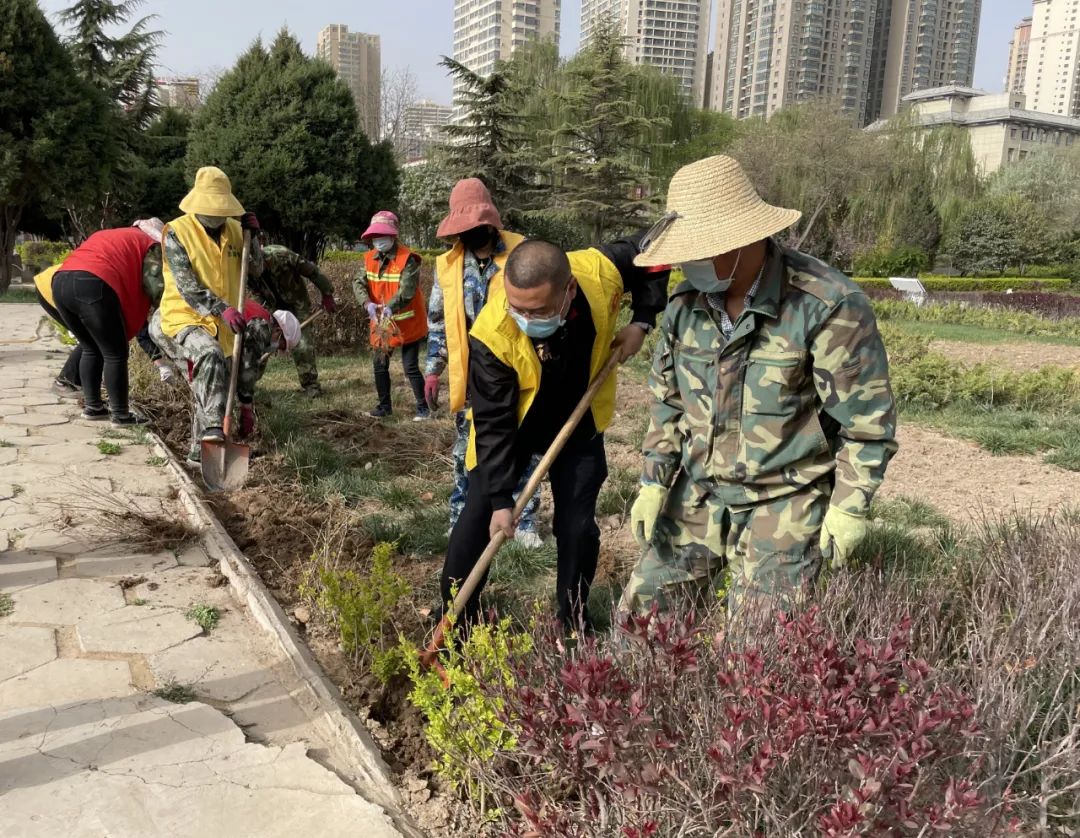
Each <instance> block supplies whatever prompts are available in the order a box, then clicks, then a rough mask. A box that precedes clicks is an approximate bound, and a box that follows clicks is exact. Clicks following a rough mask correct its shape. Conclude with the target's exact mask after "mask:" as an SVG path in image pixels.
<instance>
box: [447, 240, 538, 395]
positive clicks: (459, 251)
mask: <svg viewBox="0 0 1080 838" xmlns="http://www.w3.org/2000/svg"><path fill="white" fill-rule="evenodd" d="M499 237H500V238H501V239H502V243H503V247H504V248H505V249H504V250H503V252H502V253H497V254H495V264H496V265H498V267H499V271H498V273H496V274H495V276H493V277H492V278H491V286H490V287H489V288H488V296H487V299H489V300H490V299H491V293H492V292H493V291H494V290H495V289H496V288H501V287H502V273H503V270H505V268H506V260H507V258H509V256H510V253H511V251H512V250H513V249H514V248H515V247H517V246H518V245H519V244H521V243H522V242H523V241H525V237H524V236H519V235H518V234H517V233H509V232H507V231H506V230H500V231H499ZM435 275H436V279H438V281H439V288H441V289H442V292H443V318H444V321H445V323H446V372H447V377H448V378H449V379H450V410H451V411H452V412H454V413H456V412H457V411H459V410H461V409H463V408H464V407H465V386H466V384H467V383H468V379H469V335H468V330H467V329H466V328H465V248H464V246H463V245H462V244H461V242H457V243H456V244H455V245H454V246H453V247H452V248H451V249H450V250H448V251H447V252H446V253H443V254H442V255H440V256H439V257H438V259H436V260H435ZM477 316H478V317H479V313H477Z"/></svg>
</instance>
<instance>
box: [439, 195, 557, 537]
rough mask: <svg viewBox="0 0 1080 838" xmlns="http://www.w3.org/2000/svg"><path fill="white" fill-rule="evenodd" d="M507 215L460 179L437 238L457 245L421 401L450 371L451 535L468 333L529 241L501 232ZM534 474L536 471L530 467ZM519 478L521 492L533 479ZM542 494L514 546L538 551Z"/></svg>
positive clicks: (462, 485)
mask: <svg viewBox="0 0 1080 838" xmlns="http://www.w3.org/2000/svg"><path fill="white" fill-rule="evenodd" d="M502 226H503V225H502V217H501V216H500V215H499V210H498V209H497V208H496V207H495V204H494V202H493V201H492V200H491V193H490V192H489V191H488V188H487V187H486V186H484V183H483V181H481V180H480V179H479V178H465V179H464V180H459V181H458V182H457V184H455V186H454V188H453V190H452V191H451V192H450V211H449V212H448V213H447V215H446V217H445V218H444V219H443V220H442V222H441V223H440V224H439V229H438V231H437V234H438V236H439V238H441V239H450V240H452V241H453V243H454V244H453V246H452V247H451V248H450V250H448V251H447V252H446V253H443V254H442V255H441V256H439V257H438V258H437V259H436V260H435V282H434V284H433V285H432V288H431V300H430V301H429V302H428V349H427V363H426V365H425V368H424V396H425V399H426V400H427V402H428V404H429V405H430V406H432V407H435V406H436V405H437V403H438V399H439V377H440V376H441V375H442V372H443V370H446V372H447V378H448V379H449V387H450V411H451V413H453V415H454V423H455V425H456V428H457V438H456V439H455V441H454V449H453V455H454V490H453V492H452V493H451V494H450V529H451V530H453V529H454V525H455V524H456V523H457V520H458V518H459V517H460V515H461V510H462V509H464V507H465V495H466V493H467V492H468V490H469V475H468V471H467V470H466V468H465V451H466V449H467V448H468V444H469V421H468V419H467V418H466V411H465V406H466V405H465V384H466V381H467V379H468V371H469V330H470V329H471V328H472V326H473V323H474V322H475V321H476V318H477V315H479V314H480V310H481V309H482V308H483V307H484V304H485V303H486V302H487V298H488V294H489V292H490V291H492V290H493V289H494V288H498V287H501V285H502V275H503V270H504V269H505V267H506V260H507V259H508V258H509V256H510V254H511V253H512V252H513V250H514V248H515V247H517V246H518V245H519V244H520V243H521V242H522V241H524V236H520V235H518V234H517V233H511V232H509V231H508V230H504V229H502ZM530 472H531V469H530ZM528 478H529V475H528V474H526V475H525V477H524V478H522V486H524V485H525V481H526V480H528ZM539 508H540V492H539V491H537V493H536V494H535V495H533V499H532V500H531V501H529V505H528V506H527V507H525V511H524V512H523V513H522V515H521V521H520V523H519V524H518V534H517V541H518V543H519V544H522V545H524V546H526V547H540V546H541V544H542V542H541V540H540V536H539V534H538V533H537V531H536V511H537V509H539Z"/></svg>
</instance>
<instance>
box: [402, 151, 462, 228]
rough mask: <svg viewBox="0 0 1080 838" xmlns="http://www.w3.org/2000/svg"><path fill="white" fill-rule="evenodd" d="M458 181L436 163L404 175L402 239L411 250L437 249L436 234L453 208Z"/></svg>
mask: <svg viewBox="0 0 1080 838" xmlns="http://www.w3.org/2000/svg"><path fill="white" fill-rule="evenodd" d="M453 187H454V179H453V178H452V177H451V176H450V175H449V174H447V172H446V170H445V168H444V167H443V166H442V165H441V164H439V163H435V162H428V163H424V164H422V165H419V166H409V167H408V168H406V169H405V170H404V171H403V172H402V175H401V190H400V193H399V197H398V208H399V209H400V217H401V235H402V238H403V239H404V240H405V243H406V244H408V246H409V247H416V248H433V247H435V246H436V245H437V244H438V240H437V239H436V238H435V230H436V229H437V228H438V226H439V221H441V220H442V218H443V217H444V216H445V215H446V213H447V211H448V210H449V209H450V207H449V199H450V190H451V189H453Z"/></svg>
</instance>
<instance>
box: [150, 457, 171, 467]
mask: <svg viewBox="0 0 1080 838" xmlns="http://www.w3.org/2000/svg"><path fill="white" fill-rule="evenodd" d="M167 462H168V460H166V459H165V458H164V457H158V456H157V455H151V456H149V457H147V458H146V464H147V465H148V466H155V467H156V466H163V465H165V463H167Z"/></svg>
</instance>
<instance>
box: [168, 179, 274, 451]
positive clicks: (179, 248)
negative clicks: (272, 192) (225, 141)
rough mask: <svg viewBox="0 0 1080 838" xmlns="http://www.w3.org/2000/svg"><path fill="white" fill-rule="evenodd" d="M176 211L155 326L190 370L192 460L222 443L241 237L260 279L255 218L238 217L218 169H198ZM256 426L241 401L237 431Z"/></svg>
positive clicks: (238, 319) (239, 325) (238, 324)
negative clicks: (247, 239)
mask: <svg viewBox="0 0 1080 838" xmlns="http://www.w3.org/2000/svg"><path fill="white" fill-rule="evenodd" d="M180 209H181V210H183V212H184V215H182V216H180V217H179V218H177V219H174V220H173V221H170V222H169V223H168V224H167V225H165V235H164V242H165V253H164V273H165V291H164V293H163V294H162V297H161V321H160V322H161V331H162V332H163V333H164V335H165V336H166V337H168V338H169V339H171V341H172V342H173V344H175V346H176V347H177V348H178V350H179V352H180V353H181V354H182V357H183V358H184V359H185V360H187V361H188V362H189V364H190V366H191V371H192V381H191V389H192V392H193V393H194V394H195V411H194V413H195V422H194V424H193V437H194V438H193V439H192V454H191V455H190V457H189V459H191V458H194V457H195V456H197V454H196V452H197V451H198V450H199V444H200V442H203V441H220V440H223V439H224V438H225V437H224V433H223V431H222V424H223V422H224V417H225V401H226V399H227V398H228V388H229V372H228V363H227V359H229V358H231V357H232V348H233V336H234V335H235V334H239V333H240V332H241V331H243V329H244V327H245V325H246V321H245V319H244V316H243V314H242V313H241V312H240V311H239V310H238V308H237V306H238V303H239V297H240V261H241V254H242V253H243V246H244V230H251V231H252V233H253V235H252V236H251V255H250V258H249V264H248V271H249V273H250V274H251V275H252V276H254V277H258V276H259V275H261V274H262V269H263V257H262V249H261V247H260V246H259V242H258V236H257V235H255V234H257V233H258V231H259V222H258V219H256V218H255V214H254V213H250V212H244V208H243V207H242V206H241V205H240V202H239V201H238V200H236V197H235V196H234V195H233V193H232V184H231V183H230V182H229V178H228V177H227V176H226V175H225V173H224V172H223V171H221V169H219V168H217V167H216V166H205V167H203V168H201V169H199V171H198V172H197V173H196V175H195V185H194V187H193V188H192V190H191V191H190V192H189V193H188V194H187V195H186V196H185V198H184V200H183V201H181V202H180ZM237 219H239V220H237ZM248 398H249V399H250V395H249V396H248ZM254 421H255V414H254V409H253V406H252V404H251V402H250V401H247V402H245V401H244V400H243V399H241V404H240V427H241V429H242V430H245V431H247V432H250V431H251V429H252V428H253V427H254Z"/></svg>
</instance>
